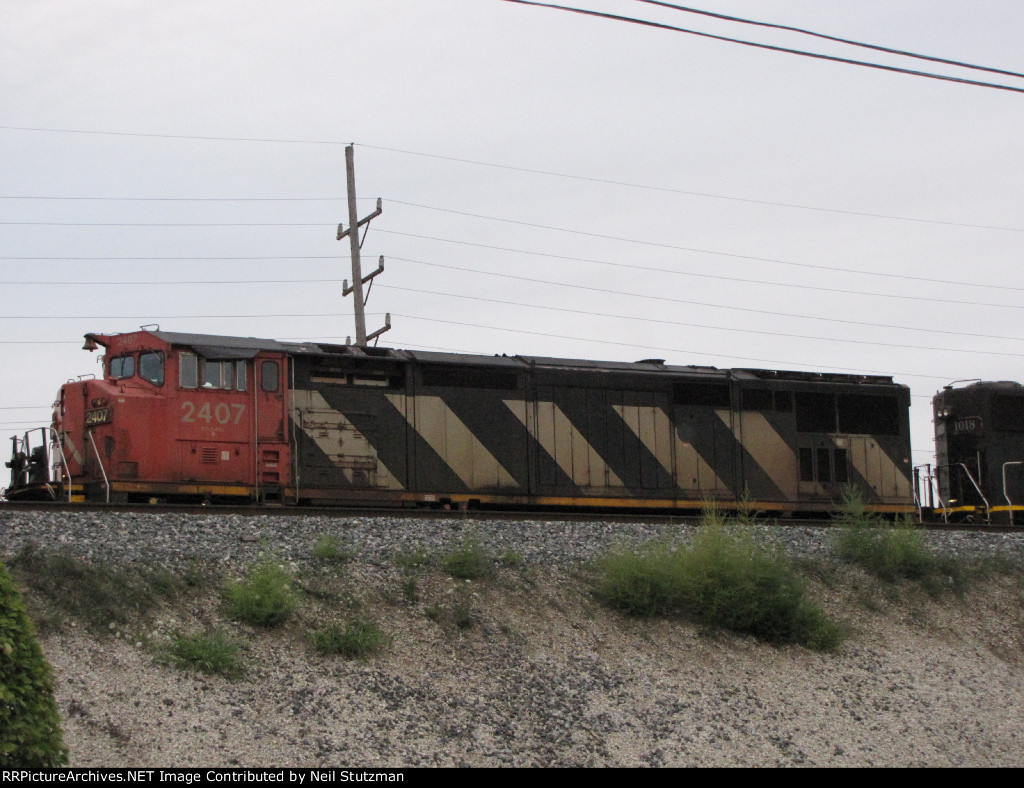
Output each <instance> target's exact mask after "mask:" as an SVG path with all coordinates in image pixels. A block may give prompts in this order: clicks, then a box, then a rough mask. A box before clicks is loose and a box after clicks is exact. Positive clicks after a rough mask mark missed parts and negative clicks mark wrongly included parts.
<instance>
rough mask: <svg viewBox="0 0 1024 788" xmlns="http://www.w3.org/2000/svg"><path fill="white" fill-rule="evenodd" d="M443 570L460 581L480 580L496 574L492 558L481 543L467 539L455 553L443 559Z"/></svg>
mask: <svg viewBox="0 0 1024 788" xmlns="http://www.w3.org/2000/svg"><path fill="white" fill-rule="evenodd" d="M441 568H442V569H444V571H445V572H447V573H448V574H449V575H451V576H452V577H457V578H459V579H460V580H478V579H480V578H483V577H490V576H491V575H492V574H493V573H494V565H493V563H492V562H491V558H490V556H488V555H487V553H486V552H484V549H483V547H482V546H481V545H480V542H479V541H478V540H476V539H472V538H471V539H467V540H466V541H465V542H463V543H462V545H461V546H459V547H458V549H456V550H455V551H453V552H451V553H449V554H448V555H446V556H444V557H443V558H442V559H441Z"/></svg>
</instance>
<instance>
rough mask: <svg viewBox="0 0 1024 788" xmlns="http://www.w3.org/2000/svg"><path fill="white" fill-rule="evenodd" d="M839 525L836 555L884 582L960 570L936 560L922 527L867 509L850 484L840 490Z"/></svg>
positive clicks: (920, 578)
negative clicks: (841, 501) (894, 519)
mask: <svg viewBox="0 0 1024 788" xmlns="http://www.w3.org/2000/svg"><path fill="white" fill-rule="evenodd" d="M838 525H839V526H840V528H839V531H838V533H837V535H836V537H835V540H834V550H835V553H836V555H837V556H838V557H839V558H841V559H842V560H844V561H847V562H849V563H851V564H856V565H858V566H860V567H862V568H863V569H864V570H866V571H867V572H869V573H870V574H872V575H874V576H875V577H878V578H880V579H881V580H885V581H886V582H889V583H893V582H896V581H898V580H921V581H926V580H933V579H934V578H935V577H936V576H937V575H940V574H941V573H942V572H943V571H952V572H954V573H956V574H961V568H962V567H958V566H956V565H955V563H950V562H940V561H939V560H938V558H937V557H936V556H935V554H934V553H933V552H932V550H931V549H930V548H929V547H928V545H927V544H926V543H925V539H924V532H923V531H921V530H920V529H918V528H915V527H914V526H913V525H912V524H911V523H909V522H901V523H891V522H889V521H887V520H884V519H883V518H881V517H879V516H878V515H874V514H871V513H870V512H868V511H867V507H866V505H865V503H864V500H863V497H862V496H861V494H860V492H859V491H857V490H856V489H855V488H853V487H848V488H847V489H846V490H845V491H844V493H843V509H842V513H841V514H840V516H839V518H838Z"/></svg>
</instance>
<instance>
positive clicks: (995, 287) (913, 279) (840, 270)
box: [0, 201, 1024, 303]
mask: <svg viewBox="0 0 1024 788" xmlns="http://www.w3.org/2000/svg"><path fill="white" fill-rule="evenodd" d="M393 202H394V201H393ZM403 204H407V205H415V204H414V203H403ZM415 207H422V208H427V209H429V210H435V211H449V209H446V208H434V207H432V206H425V205H424V206H421V205H415ZM450 212H452V213H458V214H461V215H465V216H472V217H475V218H480V219H494V220H495V221H503V222H513V223H516V224H527V223H526V222H515V221H514V220H512V219H500V218H496V217H489V216H482V215H480V214H467V213H465V212H463V211H450ZM533 226H537V227H542V228H544V229H550V230H556V231H560V232H566V233H575V234H584V235H585V234H586V233H584V232H583V231H580V230H570V229H567V228H560V227H552V226H550V225H533ZM376 232H380V233H385V234H387V235H399V236H403V237H406V238H421V239H424V240H428V241H439V242H441V243H450V244H457V245H460V246H472V247H475V248H478V249H492V250H495V251H500V252H511V253H513V254H525V255H532V256H535V257H546V258H549V259H555V260H568V261H571V262H577V263H594V264H596V265H609V266H616V267H623V268H633V269H636V270H638V271H655V272H659V273H669V274H673V273H674V274H679V275H683V276H704V277H713V275H711V274H696V273H692V272H687V271H678V270H675V269H671V268H658V267H655V266H643V265H637V264H635V263H616V262H612V261H609V260H595V259H593V258H589V257H574V256H572V255H563V254H554V253H551V252H536V251H532V250H529V249H516V248H514V247H508V246H497V245H494V244H483V243H477V242H474V241H459V240H455V239H453V238H441V237H439V236H435V235H422V234H419V233H406V232H401V231H398V230H385V229H378V230H376ZM614 240H620V241H624V242H628V243H637V244H649V245H656V246H661V247H663V248H668V249H674V250H677V251H682V252H693V253H696V254H707V255H714V256H717V257H731V258H734V259H737V260H750V261H753V262H762V263H772V264H775V265H787V266H792V267H796V268H805V269H810V270H818V271H826V272H829V273H844V274H853V275H857V276H874V277H880V278H885V279H902V280H906V281H909V282H926V283H928V284H939V285H953V286H956V287H974V288H981V289H987V290H999V291H1007V290H1010V291H1024V287H1015V286H1013V285H1007V284H1000V285H991V284H984V283H981V282H968V281H964V280H957V279H936V278H933V277H925V276H910V275H907V274H892V273H887V272H882V271H865V270H862V269H856V268H837V267H835V266H828V265H820V264H816V263H797V262H793V261H791V260H780V259H778V258H772V257H757V256H754V255H744V254H736V253H733V252H720V251H717V250H714V249H701V248H697V247H689V246H674V245H669V244H655V243H654V242H651V241H643V240H638V239H629V238H615V239H614ZM337 259H338V257H337V255H266V256H255V255H234V256H206V255H191V256H174V257H141V256H126V257H77V256H75V257H66V256H61V257H54V256H48V255H44V256H33V257H27V256H0V260H50V261H54V262H123V261H132V262H199V261H239V262H241V261H245V262H250V261H271V260H273V261H283V260H337ZM723 278H724V277H723ZM743 281H747V280H743ZM46 284H52V282H47V283H46ZM112 284H117V283H112ZM769 284H781V283H769ZM786 286H790V287H798V286H799V285H786ZM843 292H849V291H846V290H844V291H843ZM875 295H878V294H875ZM958 303H959V302H958Z"/></svg>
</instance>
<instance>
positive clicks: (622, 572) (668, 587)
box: [594, 524, 842, 650]
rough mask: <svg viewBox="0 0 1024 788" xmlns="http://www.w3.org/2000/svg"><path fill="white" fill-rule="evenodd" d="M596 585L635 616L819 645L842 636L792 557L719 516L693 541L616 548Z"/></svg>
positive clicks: (833, 643) (604, 597)
mask: <svg viewBox="0 0 1024 788" xmlns="http://www.w3.org/2000/svg"><path fill="white" fill-rule="evenodd" d="M594 592H595V595H596V596H597V598H598V599H599V600H601V601H602V602H604V603H605V604H606V605H608V606H609V607H612V608H615V609H618V610H622V611H623V612H625V613H628V614H630V615H634V616H657V615H681V616H684V617H686V618H688V619H690V620H693V621H696V622H698V623H700V624H703V625H706V626H716V627H722V628H724V629H729V630H732V631H734V632H741V633H747V634H751V635H754V636H756V637H758V638H761V639H762V640H766V641H768V642H772V643H800V644H802V645H805V646H807V647H808V648H813V649H819V650H828V649H835V648H837V647H838V646H839V644H840V642H841V641H842V630H841V628H840V627H839V626H838V625H837V624H835V623H833V622H832V621H830V620H829V619H828V618H827V617H826V616H825V614H824V612H823V611H822V610H821V608H820V607H819V606H818V605H817V604H815V603H814V602H812V601H811V600H810V599H808V598H807V595H806V589H805V586H804V583H803V581H802V580H801V579H800V578H799V577H798V576H797V574H796V572H795V570H794V569H793V567H792V565H791V564H790V563H789V561H787V560H786V559H785V558H784V557H783V556H782V555H781V554H779V553H777V552H773V551H770V550H768V549H767V548H765V547H763V546H761V545H759V544H757V543H756V542H755V541H754V539H753V537H752V536H751V535H750V533H749V532H748V531H743V530H739V531H737V530H732V529H729V528H727V527H724V526H722V525H719V524H714V525H710V526H705V527H704V528H702V529H701V530H700V531H698V533H697V535H696V536H695V538H694V540H693V542H692V544H691V545H689V546H683V547H673V546H670V545H668V544H665V543H654V544H650V545H647V546H645V547H642V548H640V549H638V550H625V549H622V550H617V551H613V552H612V553H609V554H608V555H606V556H605V557H604V559H602V560H601V561H600V562H599V564H598V567H597V573H596V576H595V584H594Z"/></svg>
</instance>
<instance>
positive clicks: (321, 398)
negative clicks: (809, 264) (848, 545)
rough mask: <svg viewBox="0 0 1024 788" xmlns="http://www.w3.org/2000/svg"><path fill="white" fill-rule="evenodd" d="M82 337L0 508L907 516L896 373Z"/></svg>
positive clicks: (181, 336) (907, 475)
mask: <svg viewBox="0 0 1024 788" xmlns="http://www.w3.org/2000/svg"><path fill="white" fill-rule="evenodd" d="M85 340H86V341H85V349H88V350H90V351H92V350H97V349H100V348H102V349H103V351H104V353H105V356H104V358H103V360H102V361H103V374H102V377H101V378H98V379H87V380H78V381H70V382H68V383H66V384H65V385H64V386H62V387H61V389H60V392H59V394H58V397H57V399H56V401H55V403H54V410H53V421H52V424H51V426H50V427H48V428H40V429H38V430H35V431H32V432H29V433H25V434H24V435H22V436H20V437H15V438H13V439H12V443H13V446H12V458H11V460H10V461H9V462H8V463H7V466H8V467H9V468H10V469H11V480H10V485H9V486H8V488H7V490H6V497H7V498H8V499H10V500H31V499H43V500H66V501H95V502H110V503H126V502H151V503H157V502H172V501H181V502H229V501H235V502H242V501H248V502H253V503H264V504H275V505H328V504H338V505H345V504H350V505H353V504H363V505H365V504H371V505H382V506H396V507H445V508H459V509H461V508H474V507H496V508H500V507H517V508H524V507H526V508H528V507H537V508H545V509H588V510H669V511H671V510H695V509H700V508H702V507H705V506H707V505H708V503H709V502H715V503H717V504H719V505H721V506H723V507H744V508H748V509H754V510H758V511H767V512H776V513H779V514H787V513H814V512H828V511H832V510H834V509H835V508H836V505H837V502H838V501H840V500H841V498H842V495H843V492H844V490H846V489H848V488H853V489H855V490H856V491H857V492H858V493H859V496H860V498H861V499H862V500H864V501H865V502H866V503H867V504H868V507H869V508H870V509H871V510H872V511H875V512H881V513H889V514H894V515H896V514H901V513H912V512H914V511H916V510H917V508H918V505H917V504H918V501H917V498H918V496H917V495H916V494H915V489H914V484H913V482H912V476H913V469H912V467H911V460H910V457H911V451H910V430H909V407H910V393H909V390H908V389H907V387H905V386H903V385H899V384H896V383H894V382H893V380H892V378H890V377H885V376H876V375H847V374H832V373H813V372H793V371H773V370H761V369H717V368H715V367H703V366H673V365H670V364H667V363H665V361H664V360H661V359H645V360H642V361H636V362H609V361H587V360H576V359H558V358H546V357H535V356H505V355H501V356H483V355H468V354H456V353H440V352H427V351H414V350H399V349H393V348H377V347H367V346H352V345H335V344H325V343H318V342H305V343H296V342H278V341H275V340H270V339H256V338H251V337H226V336H210V335H202V334H185V333H174V332H166V331H161V330H159V329H158V328H157V329H155V330H146V329H143V330H140V331H136V332H131V333H123V334H110V335H105V334H86V335H85ZM949 456H950V459H949V462H947V463H945V464H946V465H953V464H954V462H955V461H954V459H953V457H954V456H959V455H954V454H950V455H949ZM993 461H994V460H992V459H990V460H989V462H993ZM964 464H966V463H964ZM955 478H956V476H955V474H954V475H953V476H952V477H950V479H952V480H955ZM1015 494H1016V493H1015ZM1020 500H1021V502H1022V503H1024V496H1020ZM960 503H961V504H962V505H965V504H966V499H960Z"/></svg>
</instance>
